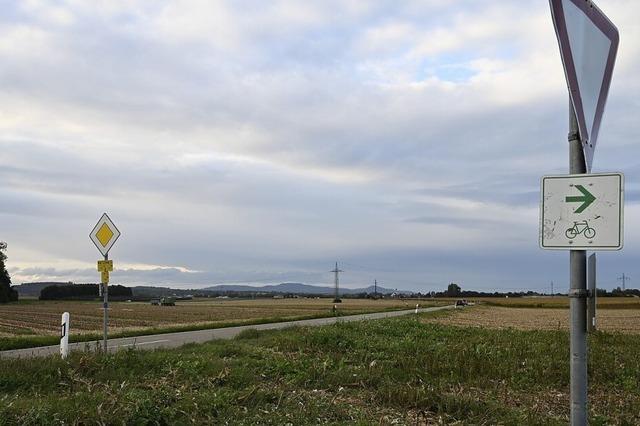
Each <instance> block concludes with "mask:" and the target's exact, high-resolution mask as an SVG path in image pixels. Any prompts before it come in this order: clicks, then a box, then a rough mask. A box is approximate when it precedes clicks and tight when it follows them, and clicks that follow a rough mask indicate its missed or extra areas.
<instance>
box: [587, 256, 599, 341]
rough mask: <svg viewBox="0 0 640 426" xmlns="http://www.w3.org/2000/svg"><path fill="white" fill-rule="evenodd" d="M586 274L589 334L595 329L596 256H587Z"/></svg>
mask: <svg viewBox="0 0 640 426" xmlns="http://www.w3.org/2000/svg"><path fill="white" fill-rule="evenodd" d="M587 267H588V273H587V281H588V288H589V302H588V304H587V332H589V333H591V332H593V331H595V329H596V300H597V299H596V298H597V297H598V295H597V293H598V291H597V283H596V254H595V253H593V254H592V255H591V256H589V261H588V262H587Z"/></svg>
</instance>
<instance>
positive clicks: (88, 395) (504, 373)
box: [0, 317, 640, 425]
mask: <svg viewBox="0 0 640 426" xmlns="http://www.w3.org/2000/svg"><path fill="white" fill-rule="evenodd" d="M590 351H591V352H590V357H589V363H590V365H589V367H590V368H589V371H590V378H589V386H590V389H589V392H590V412H589V416H590V420H591V424H595V425H600V424H602V425H604V424H619V425H633V424H640V389H639V387H638V383H639V382H640V338H639V337H637V336H627V335H617V334H604V333H596V334H594V335H593V336H591V337H590ZM568 360H569V350H568V335H567V333H565V332H561V331H557V332H555V331H517V330H484V329H466V328H460V327H453V326H442V325H437V324H429V325H425V324H422V323H421V322H420V321H416V318H415V317H403V318H394V319H386V320H378V321H362V322H350V323H338V324H335V325H331V326H324V327H309V328H294V329H287V330H282V331H262V332H258V331H256V330H251V331H247V332H244V333H242V334H241V335H240V336H238V338H236V339H234V340H230V341H213V342H210V343H207V344H203V345H187V346H185V347H182V348H180V349H175V350H157V351H134V350H130V351H121V352H118V353H116V354H109V355H97V354H87V353H74V354H72V356H71V357H70V358H69V359H68V360H66V361H63V360H61V359H59V358H57V357H49V358H45V359H39V360H12V359H5V360H0V425H9V424H26V425H29V424H51V423H58V424H63V423H64V424H78V423H80V424H161V425H162V424H240V425H242V424H349V425H351V424H363V425H365V424H415V423H416V420H417V419H418V418H419V419H420V420H421V421H422V420H425V419H426V422H430V423H429V424H434V423H435V424H451V423H456V422H459V423H456V424H503V425H526V424H536V425H545V424H546V425H556V424H558V425H559V424H566V423H567V421H568V414H569V410H568V407H569V401H568V385H569V365H568ZM596 366H597V368H596ZM422 424H424V423H422Z"/></svg>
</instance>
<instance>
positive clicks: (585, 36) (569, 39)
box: [549, 0, 619, 173]
mask: <svg viewBox="0 0 640 426" xmlns="http://www.w3.org/2000/svg"><path fill="white" fill-rule="evenodd" d="M549 3H550V4H551V14H552V16H553V25H554V26H555V29H556V36H557V37H558V43H559V44H560V55H561V56H562V63H563V65H564V74H565V77H566V78H567V85H568V86H569V94H570V96H571V100H572V101H573V107H574V109H575V113H576V117H577V119H578V127H579V129H580V140H581V142H582V148H583V151H584V157H585V163H586V165H587V172H589V173H590V172H591V165H592V163H593V153H594V151H595V148H596V142H597V141H598V133H599V131H600V123H601V121H602V115H603V113H604V107H605V104H606V102H607V95H608V93H609V86H610V85H611V74H612V73H613V66H614V64H615V61H616V53H617V51H618V42H619V35H618V29H617V28H616V27H615V25H613V23H612V22H611V21H610V20H609V18H607V17H606V15H605V14H604V13H602V11H601V10H600V9H598V7H597V6H596V5H595V4H593V2H591V1H588V0H549Z"/></svg>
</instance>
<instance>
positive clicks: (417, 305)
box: [416, 303, 420, 314]
mask: <svg viewBox="0 0 640 426" xmlns="http://www.w3.org/2000/svg"><path fill="white" fill-rule="evenodd" d="M419 306H420V305H419V304H417V303H416V314H417V313H418V307H419Z"/></svg>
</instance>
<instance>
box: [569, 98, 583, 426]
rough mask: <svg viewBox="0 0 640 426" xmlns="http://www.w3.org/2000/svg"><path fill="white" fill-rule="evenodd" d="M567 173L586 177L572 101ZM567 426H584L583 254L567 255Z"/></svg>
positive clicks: (577, 252) (570, 253) (577, 251)
mask: <svg viewBox="0 0 640 426" xmlns="http://www.w3.org/2000/svg"><path fill="white" fill-rule="evenodd" d="M568 140H569V173H570V174H584V173H587V166H586V164H585V157H584V153H583V150H582V143H581V139H580V132H579V130H578V120H577V118H576V114H575V110H574V106H573V100H571V101H570V104H569V135H568ZM569 273H570V278H571V286H570V289H569V307H570V316H571V320H570V322H571V337H570V344H569V351H570V353H571V359H570V370H571V374H570V380H571V425H572V426H579V425H586V424H587V252H586V251H585V250H571V251H570V252H569Z"/></svg>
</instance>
